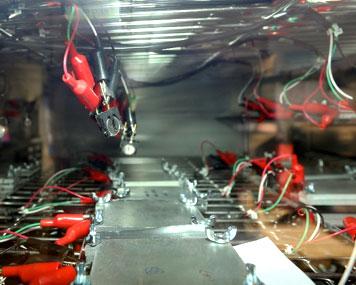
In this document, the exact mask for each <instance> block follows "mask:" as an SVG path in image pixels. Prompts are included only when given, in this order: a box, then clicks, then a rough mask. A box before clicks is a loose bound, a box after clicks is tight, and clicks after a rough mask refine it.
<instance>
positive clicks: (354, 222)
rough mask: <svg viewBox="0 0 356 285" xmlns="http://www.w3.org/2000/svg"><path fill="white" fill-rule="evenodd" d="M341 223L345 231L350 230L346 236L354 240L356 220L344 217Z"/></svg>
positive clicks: (355, 236)
mask: <svg viewBox="0 0 356 285" xmlns="http://www.w3.org/2000/svg"><path fill="white" fill-rule="evenodd" d="M343 222H344V226H345V228H346V229H348V228H350V230H349V231H348V234H349V235H350V236H351V237H352V239H353V240H356V218H354V217H345V218H344V220H343Z"/></svg>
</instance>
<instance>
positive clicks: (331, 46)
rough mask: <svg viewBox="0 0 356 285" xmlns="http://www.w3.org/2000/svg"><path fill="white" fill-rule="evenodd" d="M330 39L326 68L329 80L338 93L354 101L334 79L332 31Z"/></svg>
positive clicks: (330, 31)
mask: <svg viewBox="0 0 356 285" xmlns="http://www.w3.org/2000/svg"><path fill="white" fill-rule="evenodd" d="M329 36H330V37H329V38H330V42H329V43H330V46H329V55H328V64H327V66H326V67H327V68H326V72H327V73H328V74H329V78H330V81H331V84H332V85H333V86H334V88H335V89H336V91H338V93H339V94H340V95H341V96H343V97H345V98H346V99H349V100H353V99H354V98H353V97H352V96H351V95H349V94H347V93H345V92H344V91H342V90H341V89H340V87H339V86H338V85H337V84H336V82H335V79H334V76H333V73H332V68H331V61H332V52H333V46H334V33H333V31H332V30H331V29H330V30H329Z"/></svg>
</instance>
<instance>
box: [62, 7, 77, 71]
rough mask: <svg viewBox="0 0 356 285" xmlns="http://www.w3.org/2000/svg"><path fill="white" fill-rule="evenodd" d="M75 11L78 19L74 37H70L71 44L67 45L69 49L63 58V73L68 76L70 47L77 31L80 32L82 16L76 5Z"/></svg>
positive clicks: (75, 24)
mask: <svg viewBox="0 0 356 285" xmlns="http://www.w3.org/2000/svg"><path fill="white" fill-rule="evenodd" d="M74 9H75V18H76V19H75V23H74V27H73V31H72V35H71V36H70V39H69V42H68V43H67V47H66V50H65V52H64V56H63V71H64V74H65V75H67V74H68V66H67V64H68V55H69V51H70V47H71V45H72V44H73V42H74V39H75V36H76V34H77V31H78V27H79V22H80V14H79V9H78V6H77V5H74Z"/></svg>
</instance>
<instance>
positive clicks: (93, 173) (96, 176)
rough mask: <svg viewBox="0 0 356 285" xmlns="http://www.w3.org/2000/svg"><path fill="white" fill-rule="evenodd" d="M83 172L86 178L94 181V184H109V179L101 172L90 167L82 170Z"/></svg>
mask: <svg viewBox="0 0 356 285" xmlns="http://www.w3.org/2000/svg"><path fill="white" fill-rule="evenodd" d="M84 171H85V172H86V173H87V175H88V177H89V178H90V179H92V180H94V181H95V182H100V183H105V184H106V183H110V182H111V179H110V177H109V176H108V175H107V174H106V173H105V172H103V171H100V170H97V169H94V168H91V167H86V168H84Z"/></svg>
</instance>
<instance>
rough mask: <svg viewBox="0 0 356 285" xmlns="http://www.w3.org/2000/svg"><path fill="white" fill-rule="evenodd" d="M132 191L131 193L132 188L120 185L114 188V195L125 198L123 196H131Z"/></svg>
mask: <svg viewBox="0 0 356 285" xmlns="http://www.w3.org/2000/svg"><path fill="white" fill-rule="evenodd" d="M130 193H131V190H130V188H128V187H126V186H123V187H120V188H117V189H115V190H114V197H115V198H119V199H123V198H127V197H128V196H130Z"/></svg>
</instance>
